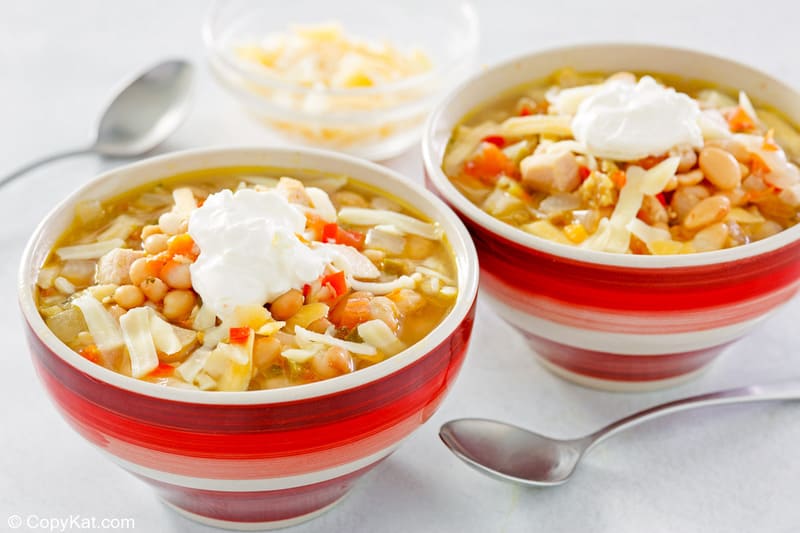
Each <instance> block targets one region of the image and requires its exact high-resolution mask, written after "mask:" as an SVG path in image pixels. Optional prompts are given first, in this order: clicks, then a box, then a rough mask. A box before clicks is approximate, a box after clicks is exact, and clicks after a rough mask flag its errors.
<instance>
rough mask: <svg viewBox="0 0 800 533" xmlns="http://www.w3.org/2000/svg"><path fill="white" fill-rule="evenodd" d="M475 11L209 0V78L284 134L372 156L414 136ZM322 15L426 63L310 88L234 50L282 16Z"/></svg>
mask: <svg viewBox="0 0 800 533" xmlns="http://www.w3.org/2000/svg"><path fill="white" fill-rule="evenodd" d="M477 20H478V19H477V16H476V15H475V11H474V9H473V8H472V6H471V5H470V4H469V3H468V2H465V1H463V0H437V1H435V2H431V1H428V0H403V1H402V2H391V3H390V2H363V1H362V0H337V1H336V2H326V1H319V0H317V1H308V0H293V1H291V2H281V3H277V2H269V1H264V0H219V1H217V2H216V3H215V4H214V5H213V7H212V8H211V10H210V12H209V14H208V16H207V18H206V21H205V24H204V28H203V36H204V40H205V44H206V49H207V53H208V58H209V62H210V65H211V69H212V71H213V73H214V74H215V76H216V78H217V79H218V80H219V81H220V82H221V84H222V85H223V86H224V87H225V88H226V89H227V90H228V91H229V92H230V93H231V94H233V95H234V96H235V97H236V98H237V99H238V100H239V101H240V102H241V103H242V104H243V105H244V107H245V108H246V109H247V111H248V112H249V113H250V114H251V115H252V116H253V117H255V118H256V119H257V120H259V121H260V122H261V123H262V124H264V125H266V126H268V127H269V128H271V129H272V130H274V131H275V132H277V133H279V134H281V135H282V136H283V137H284V138H286V139H287V140H289V141H291V142H294V143H299V144H304V145H311V146H318V147H323V148H329V149H334V150H339V151H342V152H346V153H349V154H352V155H356V156H360V157H365V158H368V159H373V160H381V159H387V158H390V157H393V156H395V155H398V154H400V153H401V152H403V151H404V150H406V149H407V148H408V147H409V146H411V145H412V144H413V143H414V142H416V141H417V140H418V139H419V137H420V134H421V130H422V125H423V123H424V121H425V118H426V117H427V114H428V112H429V111H430V110H431V109H432V107H433V105H434V104H435V103H436V101H437V100H438V98H439V96H441V95H442V94H443V91H445V90H447V89H448V88H449V87H451V86H452V85H453V84H454V83H457V82H458V81H459V80H460V79H461V78H463V77H464V76H465V75H466V74H468V73H469V71H470V68H471V67H472V64H473V62H474V58H475V53H476V50H477V45H478V39H479V36H478V35H479V32H478V22H477ZM332 21H336V22H339V23H341V25H342V27H343V28H344V30H345V32H346V33H347V35H348V36H353V37H358V38H362V39H365V40H367V41H370V42H379V43H380V42H389V43H391V44H393V45H394V46H396V47H397V48H398V49H401V50H407V49H411V48H419V49H421V50H423V51H424V52H425V53H426V54H427V56H428V57H429V58H430V60H431V62H432V64H433V68H432V69H431V70H429V71H427V72H425V73H424V74H420V75H416V76H413V77H410V78H406V79H403V80H400V81H397V82H391V83H386V84H382V85H375V86H372V87H356V88H346V89H340V88H322V89H318V88H310V87H305V86H301V85H299V84H294V83H290V82H287V81H285V80H281V79H279V78H277V77H275V76H272V75H270V74H269V73H268V72H267V71H266V69H263V70H262V69H260V68H259V67H258V65H254V64H253V63H251V62H248V61H247V60H244V59H241V58H240V57H239V56H237V54H236V49H237V47H239V46H242V45H247V44H254V43H260V42H262V41H263V39H264V38H265V37H266V36H267V35H268V34H270V33H277V32H285V31H287V30H288V28H289V26H290V25H293V24H302V25H310V24H320V23H325V22H332Z"/></svg>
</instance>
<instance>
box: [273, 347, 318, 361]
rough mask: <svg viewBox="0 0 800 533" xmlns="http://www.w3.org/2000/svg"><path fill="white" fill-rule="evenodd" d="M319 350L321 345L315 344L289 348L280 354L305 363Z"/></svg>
mask: <svg viewBox="0 0 800 533" xmlns="http://www.w3.org/2000/svg"><path fill="white" fill-rule="evenodd" d="M321 351H322V345H321V344H316V345H312V346H310V347H308V348H289V349H288V350H283V351H282V352H281V356H283V357H285V358H286V359H289V360H290V361H294V362H295V363H305V362H306V361H308V360H309V359H311V358H312V357H314V356H315V355H317V354H318V353H319V352H321Z"/></svg>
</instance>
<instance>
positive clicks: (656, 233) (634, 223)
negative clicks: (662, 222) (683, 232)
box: [628, 218, 672, 251]
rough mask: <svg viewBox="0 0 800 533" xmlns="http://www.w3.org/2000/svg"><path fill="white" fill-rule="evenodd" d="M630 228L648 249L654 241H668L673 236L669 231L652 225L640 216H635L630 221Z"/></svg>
mask: <svg viewBox="0 0 800 533" xmlns="http://www.w3.org/2000/svg"><path fill="white" fill-rule="evenodd" d="M628 230H629V231H630V232H631V233H633V234H634V235H636V237H638V238H639V239H640V240H641V241H643V242H644V243H645V244H646V245H647V248H648V249H650V245H651V244H652V243H653V242H656V241H668V240H670V239H671V238H672V235H671V234H670V232H669V231H667V230H665V229H662V228H655V227H653V226H650V225H648V224H646V223H644V222H643V221H642V220H640V219H638V218H634V219H633V220H631V221H630V222H629V223H628ZM650 251H652V250H650Z"/></svg>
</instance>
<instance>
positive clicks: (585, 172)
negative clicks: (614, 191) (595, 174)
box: [578, 165, 592, 182]
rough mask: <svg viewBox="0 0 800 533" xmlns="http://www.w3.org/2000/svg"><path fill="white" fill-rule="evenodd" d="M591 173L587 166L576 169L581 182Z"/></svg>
mask: <svg viewBox="0 0 800 533" xmlns="http://www.w3.org/2000/svg"><path fill="white" fill-rule="evenodd" d="M591 173H592V171H591V169H590V168H589V167H587V166H583V165H581V166H580V167H578V176H579V177H580V178H581V182H583V181H586V178H588V177H589V175H591Z"/></svg>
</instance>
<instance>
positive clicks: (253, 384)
mask: <svg viewBox="0 0 800 533" xmlns="http://www.w3.org/2000/svg"><path fill="white" fill-rule="evenodd" d="M298 174H301V176H298ZM287 175H294V176H298V177H299V178H300V181H297V180H294V179H287V178H281V177H282V176H287ZM279 178H280V179H279ZM298 184H299V185H298ZM303 185H305V186H307V187H311V186H314V187H316V188H319V189H322V190H326V192H328V193H329V194H328V195H327V197H328V198H329V199H330V201H331V202H332V204H333V206H334V208H335V209H336V211H337V212H338V213H342V211H341V209H342V208H345V207H357V208H366V209H369V210H374V211H375V212H376V213H386V212H392V213H395V212H396V213H401V214H403V215H406V216H409V217H412V218H413V219H415V220H417V221H419V222H423V223H425V224H424V226H425V228H424V229H426V230H428V229H431V228H437V226H436V224H435V223H434V222H431V221H429V220H428V219H426V217H424V216H423V215H422V214H421V213H420V212H419V211H417V210H416V209H414V208H413V207H411V206H409V205H407V204H406V203H404V202H402V201H401V200H399V199H397V198H393V197H390V196H388V195H386V194H385V193H382V192H380V191H378V190H377V189H375V188H374V187H371V186H369V185H366V184H362V183H359V182H357V181H355V180H352V179H349V178H346V177H343V176H328V175H320V174H318V173H314V172H310V171H309V172H301V173H298V172H297V171H281V170H278V169H265V168H243V167H240V168H225V169H213V170H204V171H199V172H193V173H188V174H183V175H178V176H174V177H170V178H168V179H164V180H161V181H159V182H157V183H154V184H150V185H146V186H142V187H138V188H136V189H134V190H131V191H129V192H126V193H124V194H122V195H119V196H117V197H114V198H111V199H108V200H105V201H102V202H98V201H90V202H84V203H82V204H79V206H78V207H77V209H76V218H75V220H74V222H73V223H72V224H71V226H70V227H69V228H68V229H67V230H66V231H65V232H64V234H63V235H62V236H61V237H60V238H59V240H58V242H57V243H56V245H55V247H54V250H53V253H51V254H50V256H49V257H48V259H47V261H46V262H45V264H44V265H42V269H41V274H40V276H39V281H38V284H37V302H38V306H39V310H40V312H41V314H42V316H43V317H44V319H45V321H46V322H47V324H48V325H49V326H50V327H51V329H52V330H53V331H54V332H55V333H56V335H57V336H58V337H59V338H61V340H62V341H64V342H65V343H66V344H67V345H68V346H69V347H70V348H72V349H73V350H75V351H76V352H78V353H80V354H81V355H83V356H84V357H86V358H87V359H90V360H92V361H94V362H96V363H97V364H100V365H102V366H104V367H106V368H108V369H110V370H113V371H116V372H119V373H122V374H125V375H129V376H130V375H132V363H131V356H130V355H131V350H133V349H134V348H133V347H134V346H138V345H136V344H129V343H128V340H126V338H125V336H124V335H123V336H122V337H123V339H122V340H123V342H122V343H120V342H119V340H118V339H117V342H116V346H114V347H113V348H111V349H108V348H106V349H101V348H99V347H98V342H97V339H95V338H94V336H93V333H92V331H90V330H91V327H90V324H89V320H88V318H87V316H86V315H85V313H86V310H85V309H84V308H83V307H80V305H79V304H80V303H81V302H85V300H82V299H81V298H82V297H84V296H86V295H90V296H92V297H93V298H94V300H95V301H97V302H99V303H100V304H101V306H102V310H103V313H106V314H103V313H101V314H103V316H109V317H111V319H112V320H113V322H114V324H116V325H115V326H113V327H112V329H114V328H120V327H121V326H120V324H123V323H124V324H129V323H130V321H127V320H126V319H125V318H123V317H124V316H125V315H126V314H128V313H130V311H131V310H132V309H139V311H135V312H134V314H136V313H138V314H139V315H143V314H147V313H149V316H150V317H151V318H150V319H149V320H150V321H151V322H149V324H151V327H154V326H152V324H153V323H154V322H156V323H158V324H161V323H162V322H166V323H167V324H169V325H170V326H171V327H173V328H177V329H173V330H174V333H175V334H176V338H179V339H180V340H182V341H185V343H183V344H181V348H180V349H179V350H176V351H175V352H172V353H166V352H164V351H161V350H158V349H157V350H156V353H157V356H158V361H157V362H158V366H157V367H156V368H153V369H152V370H151V371H149V372H147V373H146V374H143V375H140V376H134V377H139V378H140V379H144V380H147V381H151V382H155V383H160V384H163V385H170V386H177V387H183V388H199V389H202V390H245V389H247V390H258V389H268V388H278V387H285V386H290V385H296V384H302V383H309V382H313V381H319V380H321V379H327V378H332V377H336V376H338V375H342V374H345V373H349V372H352V371H357V370H359V369H361V368H364V367H367V366H370V365H373V364H376V363H379V362H380V361H382V360H383V359H385V358H387V357H390V356H391V355H394V353H396V352H398V351H401V350H402V349H404V348H406V347H408V346H410V345H412V344H414V343H416V342H418V341H419V340H420V339H422V338H423V337H424V336H425V335H427V334H428V333H429V332H430V331H431V330H432V329H433V328H434V327H435V326H436V325H437V324H439V323H440V322H441V321H442V319H443V318H444V316H445V315H446V314H447V313H448V311H449V310H450V308H451V307H452V304H453V302H454V301H455V296H456V288H455V286H454V285H455V279H456V269H455V263H454V260H453V257H452V252H451V250H450V247H449V245H448V243H447V242H446V240H445V239H444V237H443V236H442V237H441V238H436V239H434V238H425V237H422V236H420V235H416V234H413V233H408V232H405V233H404V232H403V231H402V230H398V229H397V228H396V227H394V226H392V220H391V219H390V220H387V221H385V222H384V221H381V222H380V223H378V224H363V223H360V224H350V223H347V222H342V220H341V219H340V220H339V221H338V222H336V223H333V226H334V227H333V228H332V227H331V223H329V222H327V223H326V222H325V221H322V220H320V217H319V216H318V215H317V213H318V211H317V210H316V209H317V207H319V206H315V205H314V203H313V202H312V201H311V200H310V196H308V194H307V189H306V188H305V187H304V186H303ZM241 187H246V188H256V189H259V190H267V189H270V190H280V191H281V194H285V195H289V196H287V198H290V199H291V202H290V203H293V205H296V206H297V208H298V209H303V210H304V212H305V213H306V224H307V225H306V231H305V232H304V234H303V236H302V239H301V238H300V237H298V239H300V240H301V241H302V242H305V243H306V245H307V246H309V247H313V246H316V245H317V244H318V243H321V242H323V241H322V239H327V240H326V241H325V242H327V243H331V244H337V245H342V244H345V245H348V246H351V247H352V248H353V250H359V251H358V252H357V253H358V254H359V256H360V257H361V258H363V260H366V261H367V262H368V263H370V264H371V265H373V266H374V268H376V269H377V270H376V271H377V272H378V273H379V275H378V277H377V278H375V279H369V280H368V282H370V283H373V284H374V285H376V286H380V287H379V288H378V289H376V290H377V291H378V292H380V294H378V293H377V292H376V293H372V292H370V291H364V290H360V291H359V290H355V289H354V286H355V285H356V284H358V283H362V281H361V280H355V279H352V278H348V277H347V276H346V274H347V275H349V273H345V272H344V271H340V270H339V269H337V268H336V267H334V266H333V265H332V264H331V265H328V266H327V267H326V270H325V273H324V274H325V275H324V276H321V277H320V279H318V280H316V281H313V282H311V283H309V284H306V285H305V286H303V287H295V288H294V289H292V291H288V292H293V291H294V293H293V294H292V295H289V296H290V297H287V298H284V301H290V300H291V302H290V303H291V305H294V306H298V305H299V307H297V308H296V309H292V308H291V305H290V306H289V308H288V311H287V310H285V309H283V308H284V307H286V306H285V305H284V304H283V303H281V304H279V305H281V308H280V309H278V308H277V307H276V303H275V302H278V300H279V299H280V298H282V296H281V297H279V298H278V299H276V300H273V302H272V303H268V304H265V305H264V306H263V307H261V308H260V309H259V308H255V309H254V308H243V309H238V308H237V309H236V313H237V314H236V316H235V317H234V318H232V319H229V320H226V322H225V323H222V320H221V319H220V318H219V317H213V318H212V320H211V322H209V319H208V312H207V310H206V312H205V318H199V315H201V314H203V301H202V298H201V297H200V295H199V294H197V293H196V292H195V291H194V287H193V286H192V287H189V288H186V287H184V286H183V285H181V282H176V283H173V285H174V286H173V285H170V283H171V282H172V281H173V278H175V275H173V274H171V272H172V273H174V272H176V271H178V270H181V271H188V270H190V269H191V264H192V262H193V261H196V259H197V257H196V256H197V254H198V253H202V250H201V249H198V247H197V245H196V244H194V243H193V241H192V240H191V237H190V236H189V235H188V233H187V230H186V222H187V220H188V219H186V220H183V221H182V226H179V227H178V228H177V229H176V232H174V233H173V234H168V233H165V231H166V230H165V226H164V223H163V221H164V220H168V219H169V220H172V219H173V218H174V217H172V218H171V215H172V214H174V213H175V212H176V210H177V209H178V208H177V206H176V203H175V202H176V198H177V196H180V195H181V194H183V195H184V196H186V195H187V194H188V193H187V192H186V191H187V190H188V191H190V192H191V194H188V196H189V197H190V198H194V199H195V203H196V204H197V205H198V206H199V205H202V203H203V202H204V201H205V198H206V197H207V196H208V195H209V194H212V193H216V192H218V191H220V190H223V189H230V190H232V191H236V190H237V188H241ZM282 187H283V188H282ZM176 191H178V192H177V193H176ZM286 191H291V192H286ZM304 194H306V196H303V195H304ZM295 202H296V203H295ZM304 202H305V203H304ZM165 214H167V215H166V216H165V217H162V215H165ZM189 216H191V215H189ZM380 216H383V215H380ZM390 218H391V217H390ZM160 220H161V221H162V223H160V222H159V221H160ZM376 225H377V226H386V225H388V226H391V227H390V228H389V229H388V230H386V229H385V228H384V229H381V228H377V229H376V228H375V226H376ZM392 227H394V229H395V230H397V231H395V232H394V233H392V232H391V231H390V230H391V228H392ZM167 229H169V228H167ZM381 231H388V233H385V234H384V233H381ZM374 235H377V236H378V237H382V239H383V240H381V239H378V238H377V237H376V238H375V239H373V240H372V241H370V240H369V237H372V236H374ZM387 235H388V236H387ZM153 236H155V237H153ZM114 238H116V239H121V240H120V241H119V242H120V243H121V244H120V246H119V248H115V249H114V250H112V252H114V253H117V250H123V251H124V252H125V254H121V253H120V255H119V256H120V257H123V256H124V257H126V258H130V259H133V257H134V256H136V258H135V259H133V262H131V263H130V265H125V266H123V267H121V269H117V270H115V271H114V275H115V276H117V277H118V278H119V283H110V282H108V279H101V278H103V277H104V276H106V274H104V272H105V270H104V268H105V267H107V266H108V264H109V262H108V261H106V260H104V259H101V258H100V257H91V258H83V257H81V258H78V259H64V258H62V257H60V256H59V252H60V253H67V254H69V253H70V250H75V249H74V248H73V247H74V246H75V245H92V244H93V243H97V242H98V241H102V242H110V239H114ZM148 239H149V240H148ZM359 239H360V243H359ZM164 248H166V249H164ZM64 250H66V251H67V252H64ZM112 252H108V253H112ZM170 254H172V255H170ZM90 255H92V254H90ZM94 255H98V254H97V253H94ZM103 255H105V254H103ZM68 257H71V256H68ZM103 261H105V263H104V266H103V265H101V266H99V264H100V263H101V262H103ZM137 261H139V263H141V264H144V265H145V266H144V267H142V269H145V267H146V268H147V269H149V270H147V271H146V273H145V276H146V277H145V278H144V279H143V281H141V282H140V283H137V281H139V279H140V278H141V276H140V275H139V273H137V274H136V279H134V269H136V268H137V267H136V266H135V265H136V264H137ZM174 265H178V266H177V267H174V268H172V267H173V266H174ZM126 267H127V270H126ZM168 268H171V270H169V271H168ZM159 269H160V270H159ZM137 272H138V271H137ZM101 274H102V275H101ZM176 279H177V278H176ZM399 281H403V282H404V283H403V284H399ZM351 284H352V285H353V286H351ZM392 284H395V285H397V287H396V288H394V289H392V290H389V288H390V287H391V286H392ZM401 285H402V286H401ZM369 286H370V287H372V286H373V285H369ZM156 289H164V290H163V291H161V292H163V294H160V293H159V290H156ZM172 293H175V294H173V295H172V297H171V296H169V295H170V294H172ZM178 293H180V294H178ZM295 293H299V296H298V294H295ZM140 299H143V301H141V302H140V301H139V300H140ZM176 302H177V303H176ZM89 303H92V302H89ZM179 305H183V306H184V307H185V312H183V313H181V312H180V311H181V310H180V308H179V307H178V306H179ZM90 307H96V306H94V304H92V306H90ZM144 307H148V308H149V309H151V310H152V311H146V312H144V313H142V312H141V309H142V308H144ZM278 312H280V313H282V314H283V315H285V314H286V313H288V312H291V314H290V315H288V316H283V315H282V316H280V317H279V318H277V317H276V315H277V314H278ZM159 320H160V321H159ZM376 321H377V322H382V323H383V324H385V325H386V327H383V326H382V325H381V324H376V323H375V322H376ZM200 322H204V324H200ZM367 322H372V323H373V324H371V328H370V329H369V332H370V339H372V338H373V337H374V338H376V339H377V340H374V341H373V343H374V344H378V345H379V346H374V345H371V344H369V343H368V342H366V340H365V339H364V338H362V329H363V325H364V324H365V323H367ZM198 324H199V325H198ZM378 326H380V327H378ZM296 327H299V328H302V329H303V330H305V331H310V332H312V334H315V335H316V336H315V337H314V338H313V339H312V341H309V340H308V339H306V338H305V337H303V338H302V339H301V338H300V337H299V336H297V337H296V335H295V333H296V332H297V331H300V330H299V329H295V328H296ZM162 330H163V328H162ZM245 330H246V332H245ZM122 331H123V333H124V332H125V331H126V330H125V328H124V327H123V328H122ZM364 331H367V330H364ZM376 331H379V332H380V333H383V334H385V335H384V336H383V337H381V336H380V335H377V334H376ZM387 332H389V333H390V335H389V333H387ZM138 333H141V332H138ZM245 333H246V334H245ZM363 334H364V335H366V333H363ZM153 335H156V334H155V333H154V334H153ZM242 335H245V337H246V340H245V337H242V338H241V339H240V338H239V337H241V336H242ZM306 335H308V334H306ZM376 335H377V337H376ZM387 335H388V336H387ZM111 336H112V337H113V336H114V335H111ZM145 336H146V335H145ZM192 336H193V339H192V340H189V339H190V337H192ZM323 337H324V338H323ZM170 338H172V337H170ZM153 339H154V342H155V344H154V345H158V341H159V339H160V337H158V336H154V337H153ZM161 340H162V342H163V339H161ZM318 341H319V342H318ZM147 342H149V341H147ZM147 342H145V344H147ZM220 346H221V347H222V348H225V349H226V350H227V351H225V350H222V349H221V348H220ZM342 346H344V348H343V347H342ZM349 348H353V349H355V350H356V352H358V351H360V352H365V353H355V352H353V351H351V350H350V349H349ZM209 350H210V351H211V356H208V355H207V353H206V352H208V351H209ZM231 350H233V352H231ZM237 350H239V352H238V353H241V354H245V358H249V361H248V362H246V363H242V364H240V365H239V366H237V364H231V365H229V366H228V367H225V364H227V363H226V361H227V359H225V358H224V357H223V356H221V355H218V353H217V352H220V353H222V352H225V353H226V354H228V352H231V353H234V355H235V354H236V353H237V352H236V351H237ZM304 350H305V352H308V353H310V354H311V355H310V357H308V358H307V359H306V360H303V359H302V357H299V356H294V357H284V354H287V353H292V354H296V353H297V352H303V351H304ZM305 352H304V355H303V357H305V356H306V355H308V354H307V353H305ZM366 352H369V353H366ZM136 355H137V361H139V354H138V352H137V354H136ZM201 355H202V356H203V357H206V359H205V361H206V362H205V364H204V365H200V368H201V369H200V370H199V371H195V370H196V367H197V364H196V363H197V361H196V360H199V357H200V356H201ZM223 355H224V354H223ZM193 358H194V359H193ZM192 361H194V362H192ZM220 361H222V363H225V364H222V363H220ZM187 362H189V363H187ZM211 363H214V364H213V365H212V364H211ZM193 365H194V366H193ZM189 367H191V368H189ZM212 367H213V368H212ZM136 368H139V367H138V366H137V367H136ZM187 368H189V370H187ZM192 368H193V369H194V370H192ZM187 376H188V377H187Z"/></svg>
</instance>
